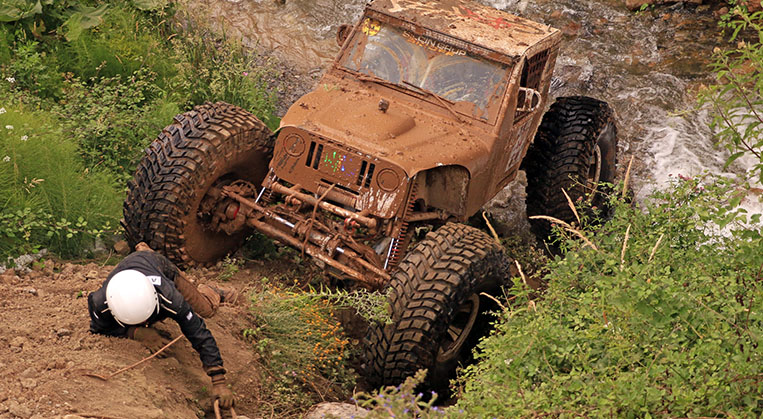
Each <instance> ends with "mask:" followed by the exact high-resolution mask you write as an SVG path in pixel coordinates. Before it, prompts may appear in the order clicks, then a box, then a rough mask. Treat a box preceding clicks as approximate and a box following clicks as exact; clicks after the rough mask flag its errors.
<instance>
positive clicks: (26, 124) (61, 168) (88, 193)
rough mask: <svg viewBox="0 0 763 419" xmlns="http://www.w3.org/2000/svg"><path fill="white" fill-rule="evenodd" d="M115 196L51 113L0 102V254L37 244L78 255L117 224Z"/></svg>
mask: <svg viewBox="0 0 763 419" xmlns="http://www.w3.org/2000/svg"><path fill="white" fill-rule="evenodd" d="M0 91H2V90H0ZM120 195H121V194H120V193H119V192H118V189H117V188H115V187H114V183H113V179H112V178H111V177H110V176H109V175H108V174H106V173H103V172H100V171H92V170H88V169H86V168H85V167H84V166H83V164H82V163H81V161H80V159H79V158H78V155H77V148H76V145H75V144H74V143H73V142H71V141H68V140H66V139H64V138H63V136H62V131H61V128H60V126H59V124H58V121H57V119H56V118H55V117H54V116H53V115H51V114H49V113H44V112H33V111H30V110H28V109H25V108H24V107H22V106H20V105H11V104H10V103H9V104H8V106H4V104H3V103H0V259H3V260H4V259H5V258H6V257H8V256H15V255H18V254H20V253H24V252H29V251H35V250H38V249H39V248H41V247H47V248H49V249H50V250H52V251H54V252H56V253H58V254H60V255H63V256H75V255H78V254H79V253H80V251H81V250H82V248H83V245H84V244H87V243H91V242H92V240H93V239H94V237H95V236H97V235H99V234H101V233H103V232H105V231H109V230H111V229H112V228H113V227H115V226H116V225H117V224H118V223H117V221H118V216H119V200H120Z"/></svg>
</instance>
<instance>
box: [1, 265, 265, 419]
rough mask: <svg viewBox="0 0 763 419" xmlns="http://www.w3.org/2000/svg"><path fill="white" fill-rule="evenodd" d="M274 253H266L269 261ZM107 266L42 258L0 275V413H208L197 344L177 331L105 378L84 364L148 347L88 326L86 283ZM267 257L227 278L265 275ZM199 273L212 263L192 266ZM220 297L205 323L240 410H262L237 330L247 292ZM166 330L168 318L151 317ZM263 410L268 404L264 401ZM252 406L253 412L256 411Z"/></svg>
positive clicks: (240, 283)
mask: <svg viewBox="0 0 763 419" xmlns="http://www.w3.org/2000/svg"><path fill="white" fill-rule="evenodd" d="M275 264H276V263H273V265H275ZM112 268H113V266H100V265H96V264H89V265H73V264H63V265H55V266H54V264H53V262H51V261H48V262H47V266H45V267H44V268H43V267H38V270H37V271H33V272H31V273H30V274H27V275H23V276H21V277H19V276H16V275H15V274H14V273H13V272H11V271H7V272H6V273H5V274H3V275H1V276H0V295H2V297H0V330H2V333H0V373H2V377H3V378H2V380H0V418H13V417H21V418H57V417H58V418H60V417H64V416H65V415H67V414H75V415H79V416H83V417H92V418H193V417H204V416H206V417H214V415H213V414H212V413H211V400H210V395H209V392H208V389H209V388H210V384H209V379H208V377H206V375H205V374H204V372H203V371H202V370H201V362H200V361H199V357H198V355H197V353H196V352H195V351H194V350H193V348H191V345H190V344H189V343H188V341H187V340H185V339H181V340H180V341H179V342H178V343H176V344H175V345H174V346H173V347H172V348H170V350H169V356H168V357H167V358H164V359H153V360H150V361H148V362H147V363H144V364H142V365H140V366H138V367H136V368H133V369H131V370H128V371H126V372H125V373H122V374H120V375H118V376H116V377H114V378H113V379H112V380H110V381H108V382H103V381H100V380H98V379H95V378H91V377H86V376H84V375H83V373H85V372H92V373H96V374H100V375H107V374H108V373H110V372H113V371H116V370H118V369H120V368H122V367H124V366H127V365H130V364H132V363H134V362H137V361H139V360H141V359H142V358H144V357H146V356H147V355H148V354H149V353H148V351H147V350H146V349H144V348H143V347H142V346H141V345H140V344H139V343H137V342H134V341H130V340H126V339H118V338H108V337H104V336H98V335H93V334H91V333H89V331H88V326H89V317H88V314H87V299H86V295H87V293H88V292H92V291H94V290H96V289H98V287H99V286H100V284H101V282H102V281H103V279H104V278H105V277H106V275H107V274H108V272H109V271H110V270H111V269H112ZM278 269H279V268H278V267H277V266H270V265H268V264H266V265H263V266H259V267H258V266H255V267H254V268H250V269H246V270H242V271H240V272H238V274H236V276H235V277H234V278H233V279H232V280H231V281H230V282H229V284H231V285H234V286H236V287H237V288H238V289H240V290H243V291H244V294H243V295H247V294H248V293H246V291H247V289H248V288H249V287H250V285H249V284H250V283H253V282H254V281H252V280H257V279H259V278H261V277H262V276H267V275H272V274H273V272H276V271H277V270H278ZM196 277H197V278H200V281H202V282H204V281H207V280H208V279H209V278H217V277H218V272H216V271H214V270H212V271H206V270H204V271H202V272H196ZM240 300H241V301H240V302H239V304H238V305H236V306H230V305H223V306H222V307H221V308H220V310H219V311H218V313H217V315H216V316H215V317H213V318H212V319H209V320H207V325H208V327H209V329H210V330H211V331H212V334H213V335H214V336H215V339H216V340H217V342H218V345H219V346H220V351H221V353H222V356H223V359H224V362H225V367H226V368H227V369H228V374H227V377H228V382H229V383H230V384H232V385H233V390H234V392H235V393H236V395H237V397H238V399H237V405H236V410H237V413H238V414H239V415H247V416H249V417H252V418H254V417H260V416H262V411H263V403H261V401H260V400H259V399H258V397H257V395H258V393H259V391H258V389H259V388H260V375H259V370H260V369H259V368H258V359H257V358H256V355H255V352H254V351H252V349H251V344H249V343H247V342H245V341H243V340H242V339H241V338H240V337H241V336H242V331H243V330H244V329H246V328H247V327H249V326H247V324H246V323H247V308H246V306H247V302H246V298H241V299H240ZM158 328H159V329H160V330H164V331H167V332H169V333H170V334H171V335H172V337H175V336H178V335H179V334H180V329H179V328H178V327H177V325H176V324H175V323H174V322H172V321H171V320H168V321H165V322H164V324H162V325H160V326H159V327H158ZM265 410H267V409H265ZM258 412H259V413H258Z"/></svg>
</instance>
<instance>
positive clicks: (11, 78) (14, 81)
mask: <svg viewBox="0 0 763 419" xmlns="http://www.w3.org/2000/svg"><path fill="white" fill-rule="evenodd" d="M5 80H8V83H11V84H13V83H16V79H14V78H13V77H6V78H5Z"/></svg>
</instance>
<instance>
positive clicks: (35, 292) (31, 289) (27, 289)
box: [21, 287, 38, 295]
mask: <svg viewBox="0 0 763 419" xmlns="http://www.w3.org/2000/svg"><path fill="white" fill-rule="evenodd" d="M21 291H23V292H28V293H30V294H32V295H37V294H38V293H37V289H35V288H31V287H30V288H22V289H21Z"/></svg>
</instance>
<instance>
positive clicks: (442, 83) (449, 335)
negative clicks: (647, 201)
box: [123, 0, 616, 387]
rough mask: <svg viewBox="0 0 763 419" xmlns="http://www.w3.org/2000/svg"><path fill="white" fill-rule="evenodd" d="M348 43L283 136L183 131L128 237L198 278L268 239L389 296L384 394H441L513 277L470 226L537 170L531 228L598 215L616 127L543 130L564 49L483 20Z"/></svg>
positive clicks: (472, 9) (444, 5)
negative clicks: (572, 203)
mask: <svg viewBox="0 0 763 419" xmlns="http://www.w3.org/2000/svg"><path fill="white" fill-rule="evenodd" d="M338 39H339V40H340V43H341V45H342V48H341V51H340V53H339V56H338V58H337V59H336V61H335V62H334V64H333V65H332V67H331V68H330V69H329V70H328V71H327V73H326V75H325V76H324V77H323V79H322V80H321V81H320V83H319V85H318V86H317V88H316V89H315V90H314V91H313V92H311V93H308V94H307V95H305V96H304V97H302V98H301V99H299V100H298V101H297V102H296V103H295V104H294V105H293V106H292V107H291V108H290V109H289V111H288V112H287V114H286V115H285V116H284V118H283V120H282V121H281V127H280V129H279V130H278V132H277V133H276V134H275V135H274V134H273V133H271V132H270V131H269V130H268V129H267V128H266V127H265V125H264V124H263V123H262V122H260V121H259V120H258V119H257V118H255V117H254V116H253V115H252V114H250V113H249V112H247V111H245V110H243V109H241V108H238V107H236V106H232V105H228V104H224V103H216V104H206V105H202V106H199V107H197V108H195V109H194V110H193V111H190V112H187V113H185V114H182V115H178V116H177V117H176V118H175V121H174V123H173V124H172V125H170V126H168V127H167V128H165V129H164V130H163V131H162V133H161V134H160V135H159V137H158V138H157V139H156V140H155V141H154V142H153V143H152V144H151V146H150V147H149V148H148V149H147V152H146V155H145V156H144V158H143V159H142V161H141V162H140V165H139V168H138V170H137V173H136V175H135V179H134V180H133V181H131V182H130V184H129V192H128V196H127V200H126V202H125V205H124V222H123V223H124V227H125V230H126V233H127V237H128V240H129V243H130V244H131V245H132V246H134V245H135V244H136V243H138V242H140V241H145V242H148V243H149V245H150V246H151V247H152V248H154V249H158V250H159V251H162V252H163V253H164V254H166V255H167V256H168V257H169V258H170V259H171V260H173V261H174V262H176V263H178V264H179V265H181V266H190V265H204V264H209V263H214V262H216V261H217V260H219V259H220V258H221V257H223V256H225V255H226V254H228V253H230V252H232V251H234V250H236V249H237V248H238V246H240V245H241V243H242V242H243V241H244V239H245V238H246V237H247V236H249V235H250V234H251V233H252V232H253V231H254V230H256V231H259V232H261V233H263V234H265V235H267V236H269V237H272V238H273V239H275V240H277V241H279V242H281V243H284V244H287V245H289V246H292V247H294V248H296V249H299V250H301V251H303V252H304V253H306V254H307V255H309V256H311V257H312V259H313V260H314V261H315V262H316V263H317V264H318V265H320V266H322V267H325V269H326V271H327V272H328V273H330V274H331V275H332V276H334V277H336V278H339V279H342V280H346V281H348V282H349V283H351V284H356V285H361V286H365V287H368V288H371V289H382V288H388V289H389V303H390V309H391V313H390V314H391V317H392V323H390V324H387V325H372V326H371V327H370V330H369V333H368V339H367V341H366V342H365V355H366V359H365V367H366V375H367V378H368V379H369V380H370V382H371V383H373V384H392V383H396V382H399V381H401V380H402V379H403V378H405V377H406V376H407V375H410V374H412V373H413V372H415V371H416V370H418V369H420V368H429V375H428V377H429V378H428V379H429V384H431V385H434V386H435V387H437V386H442V385H447V378H448V375H449V374H450V373H451V372H452V371H453V370H454V369H455V366H456V365H457V364H458V363H459V362H461V361H462V359H463V358H462V357H463V355H464V354H465V353H468V350H467V349H469V348H471V346H472V345H473V343H474V342H473V339H474V335H475V333H476V332H477V329H480V327H479V326H480V325H481V320H480V317H479V316H480V313H481V312H483V311H484V309H485V307H486V300H484V299H483V297H482V296H481V294H482V293H488V294H490V293H495V292H496V291H497V290H498V289H499V287H500V286H501V285H502V284H503V283H504V281H505V280H506V279H507V278H508V277H509V264H508V261H507V258H506V257H505V256H504V254H503V252H502V248H501V246H500V245H499V244H498V243H496V242H495V241H494V240H493V239H491V238H490V237H489V236H488V235H486V234H485V233H483V232H482V231H480V230H478V229H476V228H473V227H469V226H466V225H465V224H462V223H464V222H465V221H466V220H467V219H468V218H469V217H470V216H472V215H473V214H475V213H476V212H477V211H478V210H479V209H480V208H481V207H482V206H483V205H484V204H485V203H486V202H488V201H489V200H490V199H491V198H492V197H493V196H495V194H496V193H497V192H498V191H500V190H501V189H503V188H504V187H505V186H506V185H507V184H508V183H509V182H511V181H512V180H513V179H514V178H515V177H516V176H517V172H518V171H519V169H520V165H523V164H524V170H525V171H526V172H527V177H528V196H527V207H528V213H529V214H530V215H533V214H545V215H550V216H554V217H557V218H560V219H563V220H568V219H570V217H571V215H572V214H571V212H570V210H569V208H568V205H567V201H566V198H565V197H564V195H563V194H562V192H561V190H562V189H565V190H566V191H567V192H568V193H569V195H570V196H571V198H572V199H577V198H580V197H584V196H585V197H588V198H590V199H599V198H598V196H597V191H596V185H597V184H598V182H600V181H612V180H613V177H614V171H615V167H614V166H615V151H616V150H615V149H616V132H615V126H614V122H613V116H612V112H611V110H610V109H609V107H608V106H607V105H606V104H605V103H603V102H600V101H598V100H595V99H590V98H585V97H568V98H561V99H558V100H557V102H556V103H555V104H554V105H552V106H551V107H550V110H549V111H548V112H547V113H546V114H545V116H543V115H542V111H543V109H545V108H546V98H547V95H548V90H549V85H550V79H551V74H552V71H553V67H554V61H555V59H556V56H557V52H558V50H559V45H560V41H561V34H560V32H559V31H558V30H556V29H553V28H550V27H548V26H545V25H542V24H538V23H535V22H531V21H528V20H525V19H522V18H519V17H517V16H514V15H511V14H508V13H504V12H501V11H498V10H495V9H492V8H489V7H485V6H482V5H480V4H477V3H473V2H469V1H458V0H441V1H426V2H425V1H413V0H375V1H373V2H372V3H370V4H369V5H368V6H367V8H366V10H365V12H364V14H363V16H362V17H361V19H360V21H359V22H358V23H357V24H356V25H355V26H354V27H352V28H344V29H343V30H340V33H339V36H338ZM541 119H542V121H541ZM536 132H537V134H536ZM533 139H534V141H533ZM528 149H529V151H528ZM526 155H527V157H526ZM422 226H428V227H430V228H431V230H432V231H431V232H430V233H428V234H427V235H426V237H425V238H424V239H422V240H420V241H418V243H415V245H412V237H413V235H414V231H415V230H419V231H420V230H422V229H420V228H419V227H422ZM538 231H541V232H543V231H546V230H545V229H544V226H539V227H538Z"/></svg>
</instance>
